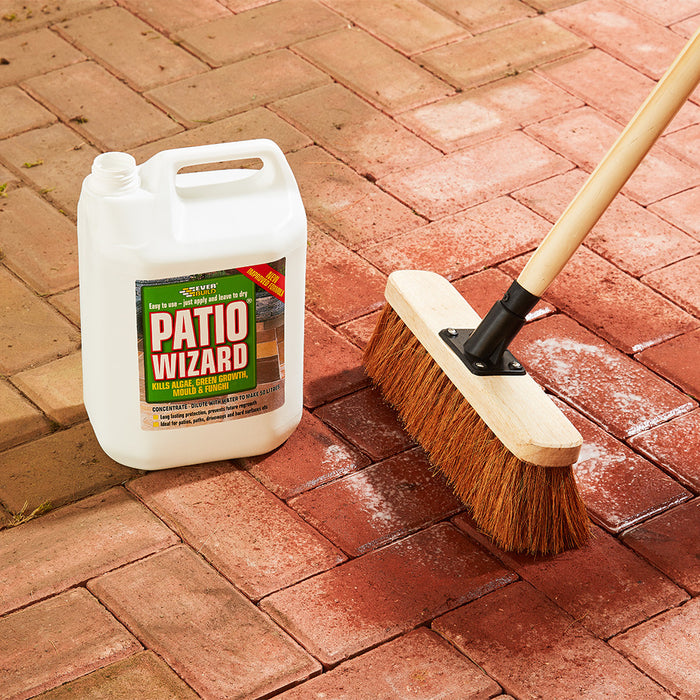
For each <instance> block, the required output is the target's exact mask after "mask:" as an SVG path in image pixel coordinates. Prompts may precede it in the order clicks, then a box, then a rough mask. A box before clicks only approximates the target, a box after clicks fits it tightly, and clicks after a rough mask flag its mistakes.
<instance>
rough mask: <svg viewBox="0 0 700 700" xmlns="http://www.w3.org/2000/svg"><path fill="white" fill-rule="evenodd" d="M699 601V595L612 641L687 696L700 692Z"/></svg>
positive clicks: (656, 677) (661, 681) (644, 668)
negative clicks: (698, 655) (699, 658)
mask: <svg viewBox="0 0 700 700" xmlns="http://www.w3.org/2000/svg"><path fill="white" fill-rule="evenodd" d="M699 603H700V601H698V599H697V598H696V599H694V600H692V601H690V602H688V603H686V604H685V605H684V606H683V607H681V608H676V609H674V610H669V611H668V612H665V613H664V614H663V615H659V616H658V617H656V618H654V619H653V620H649V622H645V623H644V624H642V625H639V627H635V628H634V629H632V630H630V631H629V632H625V633H624V634H622V635H620V636H619V637H615V639H613V640H612V641H611V644H612V646H613V647H615V648H616V649H618V650H620V651H621V652H623V653H625V654H627V655H628V656H629V658H630V660H631V661H632V662H633V663H634V664H635V665H636V666H638V667H639V668H640V669H641V670H642V671H644V672H645V673H647V674H649V676H651V678H653V679H654V680H655V681H656V682H657V683H659V684H661V685H662V686H664V687H665V688H668V690H669V691H670V692H672V693H673V694H674V695H675V696H676V697H677V698H683V700H690V699H691V698H694V697H697V696H698V693H700V669H698V665H697V651H698V645H699V644H700V604H699Z"/></svg>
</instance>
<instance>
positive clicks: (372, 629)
mask: <svg viewBox="0 0 700 700" xmlns="http://www.w3.org/2000/svg"><path fill="white" fill-rule="evenodd" d="M514 579H515V574H514V573H513V572H511V571H508V570H507V569H505V568H504V567H502V566H501V565H500V564H499V563H498V562H497V561H496V560H495V559H493V558H492V557H491V556H489V555H488V554H486V552H484V551H483V550H482V549H481V548H480V547H479V546H478V545H477V544H475V543H474V542H473V541H471V540H469V539H468V538H466V537H464V536H462V535H461V534H459V533H458V532H457V530H455V529H454V528H453V527H451V526H450V525H447V524H444V523H443V524H439V525H435V526H433V527H431V528H429V529H427V530H422V531H421V532H418V533H416V534H415V535H411V536H409V537H407V538H405V539H402V540H400V541H399V542H396V543H394V544H390V545H387V546H386V547H384V548H382V549H379V550H375V551H373V552H370V553H369V554H365V555H363V556H362V557H359V558H357V559H353V560H352V561H349V562H347V563H345V564H343V565H342V566H339V567H337V568H335V569H332V570H331V571H328V572H326V573H325V574H321V575H320V576H316V577H315V578H312V579H309V580H307V581H302V582H301V583H298V584H297V585H296V586H292V587H291V588H287V589H285V590H283V591H279V592H278V593H273V594H272V595H271V596H269V597H267V598H265V599H264V600H263V601H262V603H261V605H262V608H263V610H265V611H267V612H268V613H269V614H270V615H271V616H272V617H273V619H275V620H277V621H278V622H280V623H281V624H283V625H284V626H285V627H286V628H287V629H288V630H289V631H290V632H291V634H292V635H293V636H294V637H295V638H296V639H298V640H300V641H301V643H302V644H303V645H304V646H305V647H306V648H307V649H309V650H310V651H311V653H313V654H314V655H315V656H316V657H317V658H319V659H320V660H321V661H322V662H323V663H324V664H336V663H338V662H339V661H342V660H344V659H346V658H348V657H349V656H354V655H355V654H357V653H358V652H360V651H362V650H363V649H369V648H371V647H373V646H375V645H376V644H377V643H379V642H382V641H385V640H387V639H390V638H392V637H394V636H397V635H398V634H401V633H402V632H407V631H408V630H410V629H413V628H414V627H416V626H418V625H420V624H422V623H425V622H427V621H428V620H430V619H432V618H434V617H436V616H437V615H439V614H441V613H443V612H445V611H446V610H450V609H452V608H455V607H457V606H459V605H461V604H463V603H465V602H467V601H468V600H473V599H474V598H478V597H479V596H482V595H484V594H485V593H487V592H489V591H491V590H493V589H494V588H498V587H500V586H504V585H505V584H507V583H509V582H511V581H513V580H514ZM418 580H420V581H421V582H422V584H421V585H420V586H416V585H415V583H416V581H418Z"/></svg>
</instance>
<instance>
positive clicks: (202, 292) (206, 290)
mask: <svg viewBox="0 0 700 700" xmlns="http://www.w3.org/2000/svg"><path fill="white" fill-rule="evenodd" d="M214 292H216V283H214V284H198V285H197V286H196V287H185V288H184V289H181V290H180V294H182V296H183V297H185V299H195V298H197V297H206V296H209V295H210V294H212V293H214Z"/></svg>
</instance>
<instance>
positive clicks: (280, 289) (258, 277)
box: [238, 263, 284, 301]
mask: <svg viewBox="0 0 700 700" xmlns="http://www.w3.org/2000/svg"><path fill="white" fill-rule="evenodd" d="M238 271H239V272H241V273H243V274H244V275H245V276H246V277H247V278H248V279H250V280H253V282H255V284H257V285H258V287H262V288H263V289H265V290H267V291H268V292H270V294H272V295H273V296H275V297H277V298H278V299H279V300H280V301H284V275H283V274H282V273H281V272H277V270H275V269H274V268H272V267H270V266H269V265H267V264H265V263H263V264H262V265H250V266H249V267H239V268H238Z"/></svg>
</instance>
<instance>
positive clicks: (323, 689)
mask: <svg viewBox="0 0 700 700" xmlns="http://www.w3.org/2000/svg"><path fill="white" fill-rule="evenodd" d="M497 692H498V685H497V684H496V683H495V682H494V681H493V680H491V679H490V678H489V677H488V676H487V675H486V674H485V673H483V672H482V671H481V670H480V669H478V668H477V667H476V666H475V665H474V664H473V663H471V662H470V661H469V660H467V659H466V658H465V657H464V656H462V655H461V654H459V653H458V652H457V651H456V650H455V649H454V648H452V647H451V646H450V645H449V644H447V643H446V642H445V640H443V639H441V638H440V637H439V636H438V635H436V634H434V633H432V632H429V631H428V630H426V629H425V628H424V627H420V628H418V629H417V630H416V631H414V632H409V633H408V634H406V635H404V636H403V637H399V638H398V639H396V640H394V641H391V642H387V643H386V644H383V645H382V646H380V647H378V648H376V649H373V650H372V651H368V652H367V653H366V654H363V655H362V656H359V657H356V658H354V659H351V660H350V661H346V662H344V663H342V664H340V665H339V666H337V667H336V668H335V669H333V670H332V671H330V672H328V673H325V674H324V675H322V676H319V677H317V678H312V679H311V680H310V681H306V683H303V684H302V685H300V686H298V687H297V688H294V689H292V690H289V691H287V692H286V693H282V695H280V696H279V698H280V699H281V700H305V699H306V698H331V697H332V698H333V699H334V700H375V699H376V698H378V697H381V698H383V699H385V700H403V698H407V697H410V698H415V699H416V700H433V699H434V698H441V700H487V699H488V698H491V697H493V694H494V693H497ZM499 697H500V696H499Z"/></svg>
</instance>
